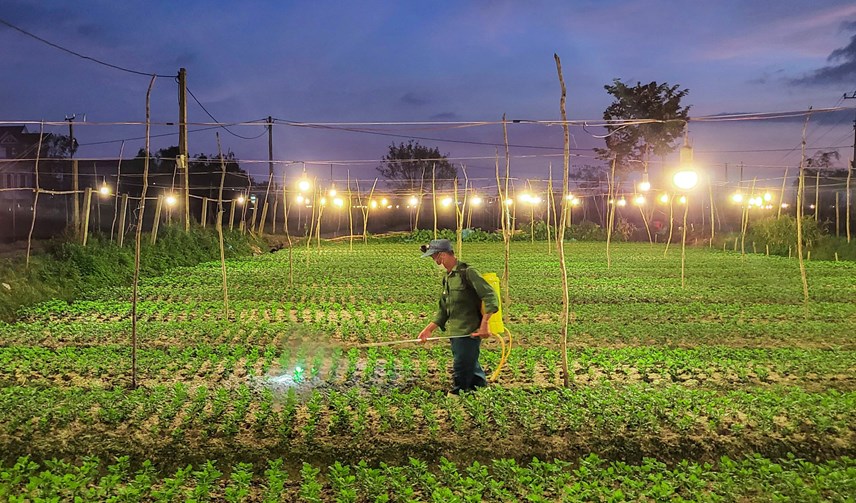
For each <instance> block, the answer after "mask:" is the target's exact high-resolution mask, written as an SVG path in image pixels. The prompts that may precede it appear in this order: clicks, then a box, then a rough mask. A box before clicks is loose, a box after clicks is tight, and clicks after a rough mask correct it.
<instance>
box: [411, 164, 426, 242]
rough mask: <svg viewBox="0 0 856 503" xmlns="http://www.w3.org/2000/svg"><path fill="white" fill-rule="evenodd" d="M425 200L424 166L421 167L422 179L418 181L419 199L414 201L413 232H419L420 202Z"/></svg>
mask: <svg viewBox="0 0 856 503" xmlns="http://www.w3.org/2000/svg"><path fill="white" fill-rule="evenodd" d="M424 198H425V166H424V165H423V166H422V178H420V179H419V198H418V200H417V201H416V210H415V211H416V217H415V218H414V219H413V231H414V232H416V231H418V230H419V214H420V213H422V200H423V199H424Z"/></svg>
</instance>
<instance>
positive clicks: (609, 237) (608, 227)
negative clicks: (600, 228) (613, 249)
mask: <svg viewBox="0 0 856 503" xmlns="http://www.w3.org/2000/svg"><path fill="white" fill-rule="evenodd" d="M610 172H611V175H610V176H609V189H608V190H609V202H610V206H609V213H608V217H607V224H606V268H607V269H609V268H611V267H612V254H611V253H610V244H611V242H612V228H613V227H614V226H615V207H616V206H618V204H617V201H616V200H615V157H614V156H613V158H612V169H611V170H610Z"/></svg>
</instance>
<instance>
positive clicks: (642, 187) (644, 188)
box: [639, 182, 651, 192]
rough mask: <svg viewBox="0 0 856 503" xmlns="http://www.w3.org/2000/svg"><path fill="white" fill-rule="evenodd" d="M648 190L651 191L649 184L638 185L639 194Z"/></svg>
mask: <svg viewBox="0 0 856 503" xmlns="http://www.w3.org/2000/svg"><path fill="white" fill-rule="evenodd" d="M649 190H651V183H650V182H641V183H640V184H639V192H648V191H649Z"/></svg>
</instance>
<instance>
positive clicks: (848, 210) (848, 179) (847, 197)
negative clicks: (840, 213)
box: [844, 159, 856, 243]
mask: <svg viewBox="0 0 856 503" xmlns="http://www.w3.org/2000/svg"><path fill="white" fill-rule="evenodd" d="M853 162H856V159H854V161H851V163H850V167H849V168H848V169H847V192H846V194H845V198H846V200H847V203H846V207H847V208H846V209H847V213H846V214H845V215H844V220H845V223H844V225H845V227H846V230H847V242H848V243H849V242H850V176H851V175H852V174H853Z"/></svg>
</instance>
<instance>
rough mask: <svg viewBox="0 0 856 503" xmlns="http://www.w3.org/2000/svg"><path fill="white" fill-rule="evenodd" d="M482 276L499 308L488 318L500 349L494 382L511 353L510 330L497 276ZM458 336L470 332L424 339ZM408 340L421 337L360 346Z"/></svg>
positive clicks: (490, 330) (489, 325)
mask: <svg viewBox="0 0 856 503" xmlns="http://www.w3.org/2000/svg"><path fill="white" fill-rule="evenodd" d="M461 273H462V274H461V276H462V277H463V278H464V282H465V283H467V284H469V281H468V280H467V279H466V272H465V271H461ZM481 276H482V278H483V279H484V280H485V281H486V282H487V284H488V285H490V287H491V288H493V291H494V293H496V301H497V305H498V307H499V309H498V310H497V312H495V313H493V314H492V315H491V317H490V319H488V331H489V332H490V335H491V336H493V337H496V338H497V339H499V345H500V350H501V355H500V358H499V363H498V364H497V366H496V369H495V370H494V371H493V373H492V374H491V375H490V382H496V380H497V378H499V373H500V372H501V371H502V367H504V366H505V363H506V362H507V361H508V357H509V355H510V354H511V342H512V339H511V331H510V330H508V328H506V326H505V323H504V322H503V321H502V297H500V292H499V276H497V275H496V273H492V272H488V273H484V274H482V275H481ZM470 287H472V285H470ZM484 309H485V307H484V302H482V306H481V312H482V314H484ZM504 335H507V336H508V340H507V341H506V339H505V337H504ZM460 337H470V334H465V335H445V336H437V337H428V338H427V339H425V340H426V341H439V340H446V339H457V338H460ZM410 342H421V339H405V340H400V341H385V342H372V343H368V344H361V345H360V347H374V346H394V345H398V344H406V343H410Z"/></svg>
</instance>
